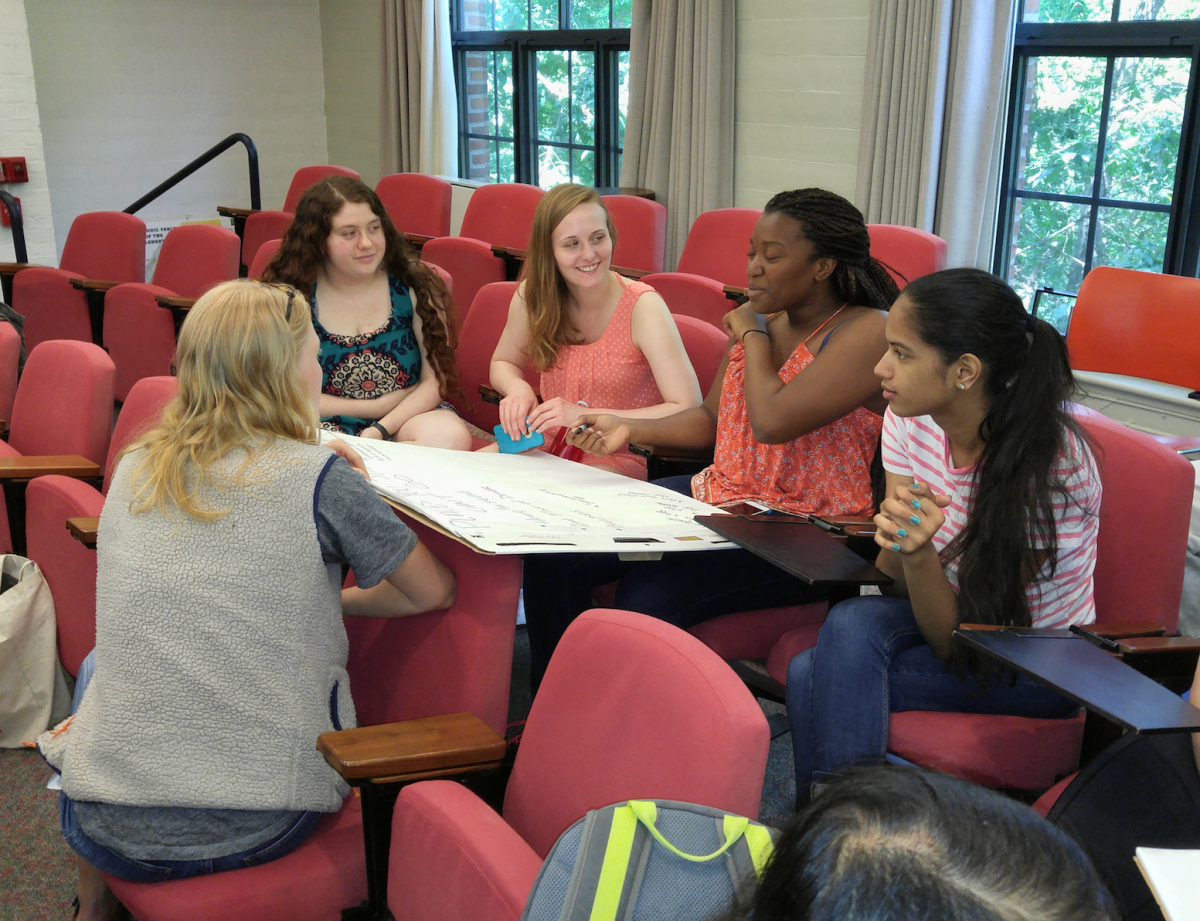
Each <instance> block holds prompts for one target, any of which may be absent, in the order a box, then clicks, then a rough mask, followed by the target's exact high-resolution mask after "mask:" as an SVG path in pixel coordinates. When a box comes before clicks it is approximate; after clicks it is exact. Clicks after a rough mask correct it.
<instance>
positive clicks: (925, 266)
mask: <svg viewBox="0 0 1200 921" xmlns="http://www.w3.org/2000/svg"><path fill="white" fill-rule="evenodd" d="M867 233H868V234H869V235H870V237H871V255H872V256H874V257H875V258H876V259H877V260H879V261H880V262H882V263H883V265H884V268H886V269H887V270H888V274H889V275H891V276H892V279H893V280H894V281H895V282H896V284H897V285H898V286H899V287H900V288H903V287H904V286H905V285H906V284H908V283H909V282H910V281H912V280H913V279H915V278H920V277H921V276H922V275H928V274H929V273H931V272H940V271H941V270H942V269H944V268H945V267H946V241H945V240H943V239H942V238H941V237H939V236H935V235H934V234H931V233H929V232H928V231H925V230H918V229H917V228H916V227H903V226H901V225H899V224H868V225H867Z"/></svg>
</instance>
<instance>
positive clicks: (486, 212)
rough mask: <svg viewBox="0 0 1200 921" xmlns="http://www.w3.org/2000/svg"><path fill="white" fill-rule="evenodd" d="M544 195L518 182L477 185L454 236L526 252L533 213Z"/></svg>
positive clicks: (533, 187)
mask: <svg viewBox="0 0 1200 921" xmlns="http://www.w3.org/2000/svg"><path fill="white" fill-rule="evenodd" d="M544 194H545V193H544V192H543V191H542V190H541V189H539V188H538V187H537V186H535V185H525V184H523V183H519V182H499V183H495V184H493V185H483V186H480V187H479V188H478V189H476V190H475V191H474V192H473V193H472V194H471V199H470V201H468V202H467V210H466V212H465V213H464V214H463V222H462V227H461V228H460V229H459V231H458V235H459V236H460V237H471V238H472V239H475V240H483V241H484V242H485V243H490V244H492V245H493V246H507V247H510V248H512V249H522V250H527V249H529V231H530V228H532V227H533V213H534V212H535V211H536V210H537V206H538V202H540V201H541V200H542V196H543V195H544Z"/></svg>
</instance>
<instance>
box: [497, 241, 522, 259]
mask: <svg viewBox="0 0 1200 921" xmlns="http://www.w3.org/2000/svg"><path fill="white" fill-rule="evenodd" d="M492 252H493V253H495V254H496V255H497V256H511V257H512V258H513V259H521V260H525V259H528V258H529V250H525V249H517V248H516V247H515V246H497V245H496V244H494V243H493V244H492Z"/></svg>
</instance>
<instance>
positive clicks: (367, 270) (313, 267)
mask: <svg viewBox="0 0 1200 921" xmlns="http://www.w3.org/2000/svg"><path fill="white" fill-rule="evenodd" d="M263 278H264V280H265V281H268V282H282V283H284V284H289V285H292V286H294V287H295V288H297V289H298V290H300V291H302V292H303V293H304V294H305V296H306V297H307V298H308V300H309V306H310V307H311V309H312V318H313V327H314V328H315V329H316V331H317V337H318V339H320V342H321V355H320V360H321V373H322V381H321V405H320V414H321V427H322V428H324V429H327V430H330V431H335V432H344V433H346V434H347V435H360V436H362V437H363V438H375V439H384V440H392V441H407V442H414V443H416V444H422V445H428V446H430V447H437V448H456V449H458V450H468V449H470V447H471V433H470V430H469V429H468V428H467V426H466V423H464V422H463V421H462V420H461V419H459V418H458V416H457V415H456V414H455V412H454V410H453V409H452V408H451V406H450V404H449V403H447V402H445V400H446V399H447V398H448V397H449V396H450V394H452V393H454V392H455V391H456V390H458V389H459V388H458V371H457V370H456V368H455V364H454V348H455V344H456V342H455V329H454V323H453V320H452V317H453V307H452V306H451V302H450V292H449V291H447V290H446V286H445V284H443V283H442V280H441V278H440V277H439V276H438V274H437V273H436V272H434V271H433V270H432V269H430V268H429V267H428V266H425V265H422V264H421V263H420V262H419V261H418V260H417V258H416V257H415V256H414V255H413V253H412V251H411V250H410V249H409V246H408V244H407V243H405V242H404V238H403V237H401V236H400V234H399V233H398V232H397V231H396V228H395V226H394V225H393V224H392V221H391V218H389V217H388V213H387V210H386V209H385V208H384V207H383V203H382V202H381V201H380V200H379V196H378V195H376V194H375V192H374V191H373V190H372V189H371V187H370V186H368V185H366V184H365V183H363V182H361V181H359V180H358V179H351V178H349V177H347V176H331V177H329V178H328V179H323V180H321V181H320V182H318V183H317V184H316V185H314V186H313V187H312V188H310V189H309V190H308V191H307V192H305V193H304V195H303V197H302V198H301V199H300V202H299V204H298V205H297V206H296V217H295V218H294V219H293V220H292V223H291V225H290V226H289V227H288V229H287V232H286V233H285V234H284V235H283V242H282V243H281V244H280V247H279V252H278V253H276V254H275V258H274V259H272V260H271V264H270V265H268V266H267V270H266V272H265V274H264V276H263Z"/></svg>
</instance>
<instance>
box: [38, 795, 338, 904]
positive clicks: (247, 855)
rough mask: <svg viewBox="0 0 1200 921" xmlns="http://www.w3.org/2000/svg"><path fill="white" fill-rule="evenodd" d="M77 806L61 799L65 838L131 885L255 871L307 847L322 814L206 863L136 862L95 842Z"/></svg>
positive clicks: (80, 852) (303, 815)
mask: <svg viewBox="0 0 1200 921" xmlns="http://www.w3.org/2000/svg"><path fill="white" fill-rule="evenodd" d="M74 807H75V804H74V803H73V802H72V801H71V798H70V797H69V796H67V795H66V794H65V793H60V794H59V795H58V818H59V823H60V824H61V825H62V831H63V837H64V838H66V839H67V844H69V845H71V849H72V850H74V851H75V853H77V854H78V855H79V856H80V857H82V858H83V859H84V860H86V861H87V862H88V863H90V864H91V865H92V866H93V867H95V868H96V869H97V870H99V871H100V872H102V873H107V874H109V875H110V876H115V877H117V878H118V879H124V880H128V881H129V882H131V883H162V882H166V881H167V880H169V879H186V878H187V877H189V876H205V875H208V874H210V873H221V872H223V871H225V870H241V869H243V868H245V867H256V866H258V865H259V864H262V863H267V862H269V861H272V860H276V859H278V858H280V857H283V856H284V855H285V854H289V853H291V852H292V851H294V850H295V849H296V848H298V847H299V846H300V845H301V844H303V843H304V839H305V838H307V837H308V834H309V832H311V831H312V830H313V826H315V825H316V824H317V820H318V819H320V818H321V813H319V812H302V813H300V815H299V816H298V817H297V819H296V821H295V822H293V823H292V824H291V825H289V826H288V827H287V828H286V829H285V830H284V831H283V832H281V833H280V834H278V835H277V836H275V837H274V838H272V839H271V840H270V841H267V842H265V843H263V844H260V845H259V846H257V847H254V848H250V849H249V850H245V851H241V852H239V853H237V854H229V855H227V856H224V857H212V858H209V859H206V860H136V859H134V858H133V857H126V856H125V855H124V854H121V853H119V852H117V851H114V850H112V849H111V848H107V847H105V846H104V845H102V844H98V843H97V842H96V841H93V840H92V839H91V838H89V837H88V836H87V835H86V834H84V832H83V829H81V828H80V827H79V822H78V821H77V820H76V818H75V808H74Z"/></svg>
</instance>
